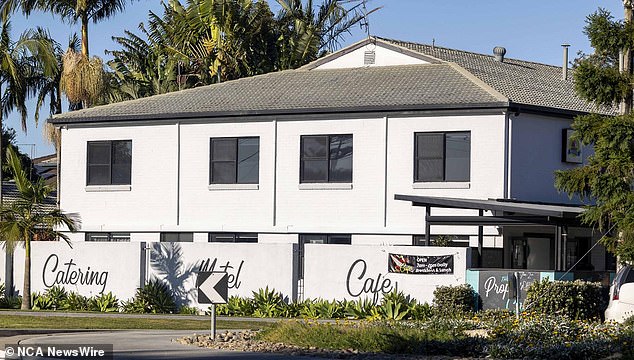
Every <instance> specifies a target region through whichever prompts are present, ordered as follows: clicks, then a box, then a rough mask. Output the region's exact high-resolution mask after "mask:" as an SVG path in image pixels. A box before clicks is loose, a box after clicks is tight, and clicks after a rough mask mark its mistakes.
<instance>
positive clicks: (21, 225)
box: [0, 147, 76, 310]
mask: <svg viewBox="0 0 634 360" xmlns="http://www.w3.org/2000/svg"><path fill="white" fill-rule="evenodd" d="M7 158H8V161H9V166H10V168H11V172H12V173H13V179H14V181H15V185H16V188H17V190H18V198H17V200H15V201H14V202H12V204H9V205H7V206H3V207H2V208H0V218H1V219H2V221H1V222H0V236H1V239H2V240H3V241H4V246H5V248H6V249H7V250H8V251H11V252H12V251H13V250H14V249H15V247H16V245H18V244H20V245H22V246H24V249H25V253H24V287H23V291H22V307H21V308H22V309H23V310H28V309H30V308H31V241H32V240H34V239H36V238H40V239H41V238H47V239H50V238H57V237H59V238H62V239H64V240H65V241H66V242H67V243H68V245H69V246H70V241H69V238H68V236H66V235H65V234H64V233H62V232H60V231H58V230H57V229H58V228H59V227H60V226H64V227H66V228H67V229H68V230H69V231H71V232H74V231H76V220H75V219H76V216H75V215H69V214H64V213H62V212H61V210H59V209H57V208H54V209H51V208H50V205H49V206H47V205H45V203H44V201H45V199H46V198H47V197H48V195H49V194H50V193H51V191H52V189H51V188H50V187H49V186H48V185H46V183H45V182H44V180H43V179H41V178H38V179H37V180H36V181H34V182H32V181H30V180H29V178H28V176H27V173H26V172H25V171H24V169H23V168H22V164H21V163H20V159H19V157H18V155H17V154H16V152H15V151H14V150H13V149H12V148H10V147H9V148H7Z"/></svg>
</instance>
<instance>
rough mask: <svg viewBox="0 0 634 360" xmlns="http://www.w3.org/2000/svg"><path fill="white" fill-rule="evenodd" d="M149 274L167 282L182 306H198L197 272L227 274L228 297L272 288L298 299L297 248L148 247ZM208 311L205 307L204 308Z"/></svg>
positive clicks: (273, 246)
mask: <svg viewBox="0 0 634 360" xmlns="http://www.w3.org/2000/svg"><path fill="white" fill-rule="evenodd" d="M148 245H149V248H150V256H149V259H150V261H149V264H148V269H149V271H148V273H149V275H150V278H151V277H157V278H159V279H162V280H164V281H165V282H167V283H168V284H169V285H170V287H171V288H172V290H173V291H174V295H175V298H176V300H177V302H178V303H179V304H189V305H194V304H196V297H197V292H196V276H195V274H196V273H197V272H198V271H221V272H226V273H228V283H229V284H228V285H229V296H233V295H236V296H242V297H251V296H252V292H253V291H257V290H258V289H260V288H265V287H267V286H268V287H269V289H275V290H277V291H279V292H281V293H282V294H283V295H284V296H286V297H287V298H288V299H290V300H292V299H295V296H296V285H295V284H296V283H297V277H296V275H297V270H296V268H297V264H296V261H297V256H296V254H297V249H296V247H297V245H295V244H234V243H225V244H223V243H148ZM205 308H206V306H205Z"/></svg>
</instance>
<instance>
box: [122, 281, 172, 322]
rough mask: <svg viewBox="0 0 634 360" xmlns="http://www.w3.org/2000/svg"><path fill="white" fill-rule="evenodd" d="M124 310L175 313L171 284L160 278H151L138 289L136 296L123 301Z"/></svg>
mask: <svg viewBox="0 0 634 360" xmlns="http://www.w3.org/2000/svg"><path fill="white" fill-rule="evenodd" d="M123 311H125V312H131V313H142V314H147V313H151V314H173V313H175V312H176V303H175V302H174V297H173V296H172V291H171V290H170V288H169V286H168V285H167V284H165V283H164V282H162V281H161V280H159V279H152V280H150V281H149V282H148V283H147V284H145V286H144V287H143V288H139V289H137V290H136V294H135V295H134V298H132V299H130V300H128V301H126V302H124V303H123Z"/></svg>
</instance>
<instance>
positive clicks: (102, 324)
mask: <svg viewBox="0 0 634 360" xmlns="http://www.w3.org/2000/svg"><path fill="white" fill-rule="evenodd" d="M216 326H217V328H218V329H226V330H233V329H263V328H266V327H269V326H271V324H270V323H265V322H258V321H226V320H217V322H216ZM209 327H210V322H209V320H192V319H186V318H183V319H178V320H174V319H148V318H138V319H137V318H118V317H114V316H113V317H63V316H40V315H33V316H30V315H19V316H18V315H0V328H3V329H155V330H209Z"/></svg>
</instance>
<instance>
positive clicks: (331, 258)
mask: <svg viewBox="0 0 634 360" xmlns="http://www.w3.org/2000/svg"><path fill="white" fill-rule="evenodd" d="M305 246H306V247H305V250H304V253H305V257H304V264H305V265H304V298H305V299H315V298H322V299H328V300H330V299H337V300H342V299H348V300H358V299H361V298H370V299H372V300H375V301H378V300H379V299H381V298H382V297H383V294H384V293H389V292H390V291H392V290H394V289H398V290H399V291H403V292H404V293H405V294H407V295H410V296H412V297H413V298H415V299H417V300H419V301H422V302H428V303H431V302H432V300H433V298H434V290H435V289H436V287H437V286H440V285H460V284H464V283H466V265H467V262H468V260H469V259H468V256H469V254H468V251H469V250H468V249H467V248H455V247H415V246H363V245H321V244H319V245H317V244H306V245H305ZM390 253H392V254H403V255H422V256H430V255H434V256H441V255H453V256H454V258H453V264H454V265H453V267H454V271H453V274H446V275H429V274H425V275H423V274H398V273H390V272H388V256H389V254H390Z"/></svg>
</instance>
